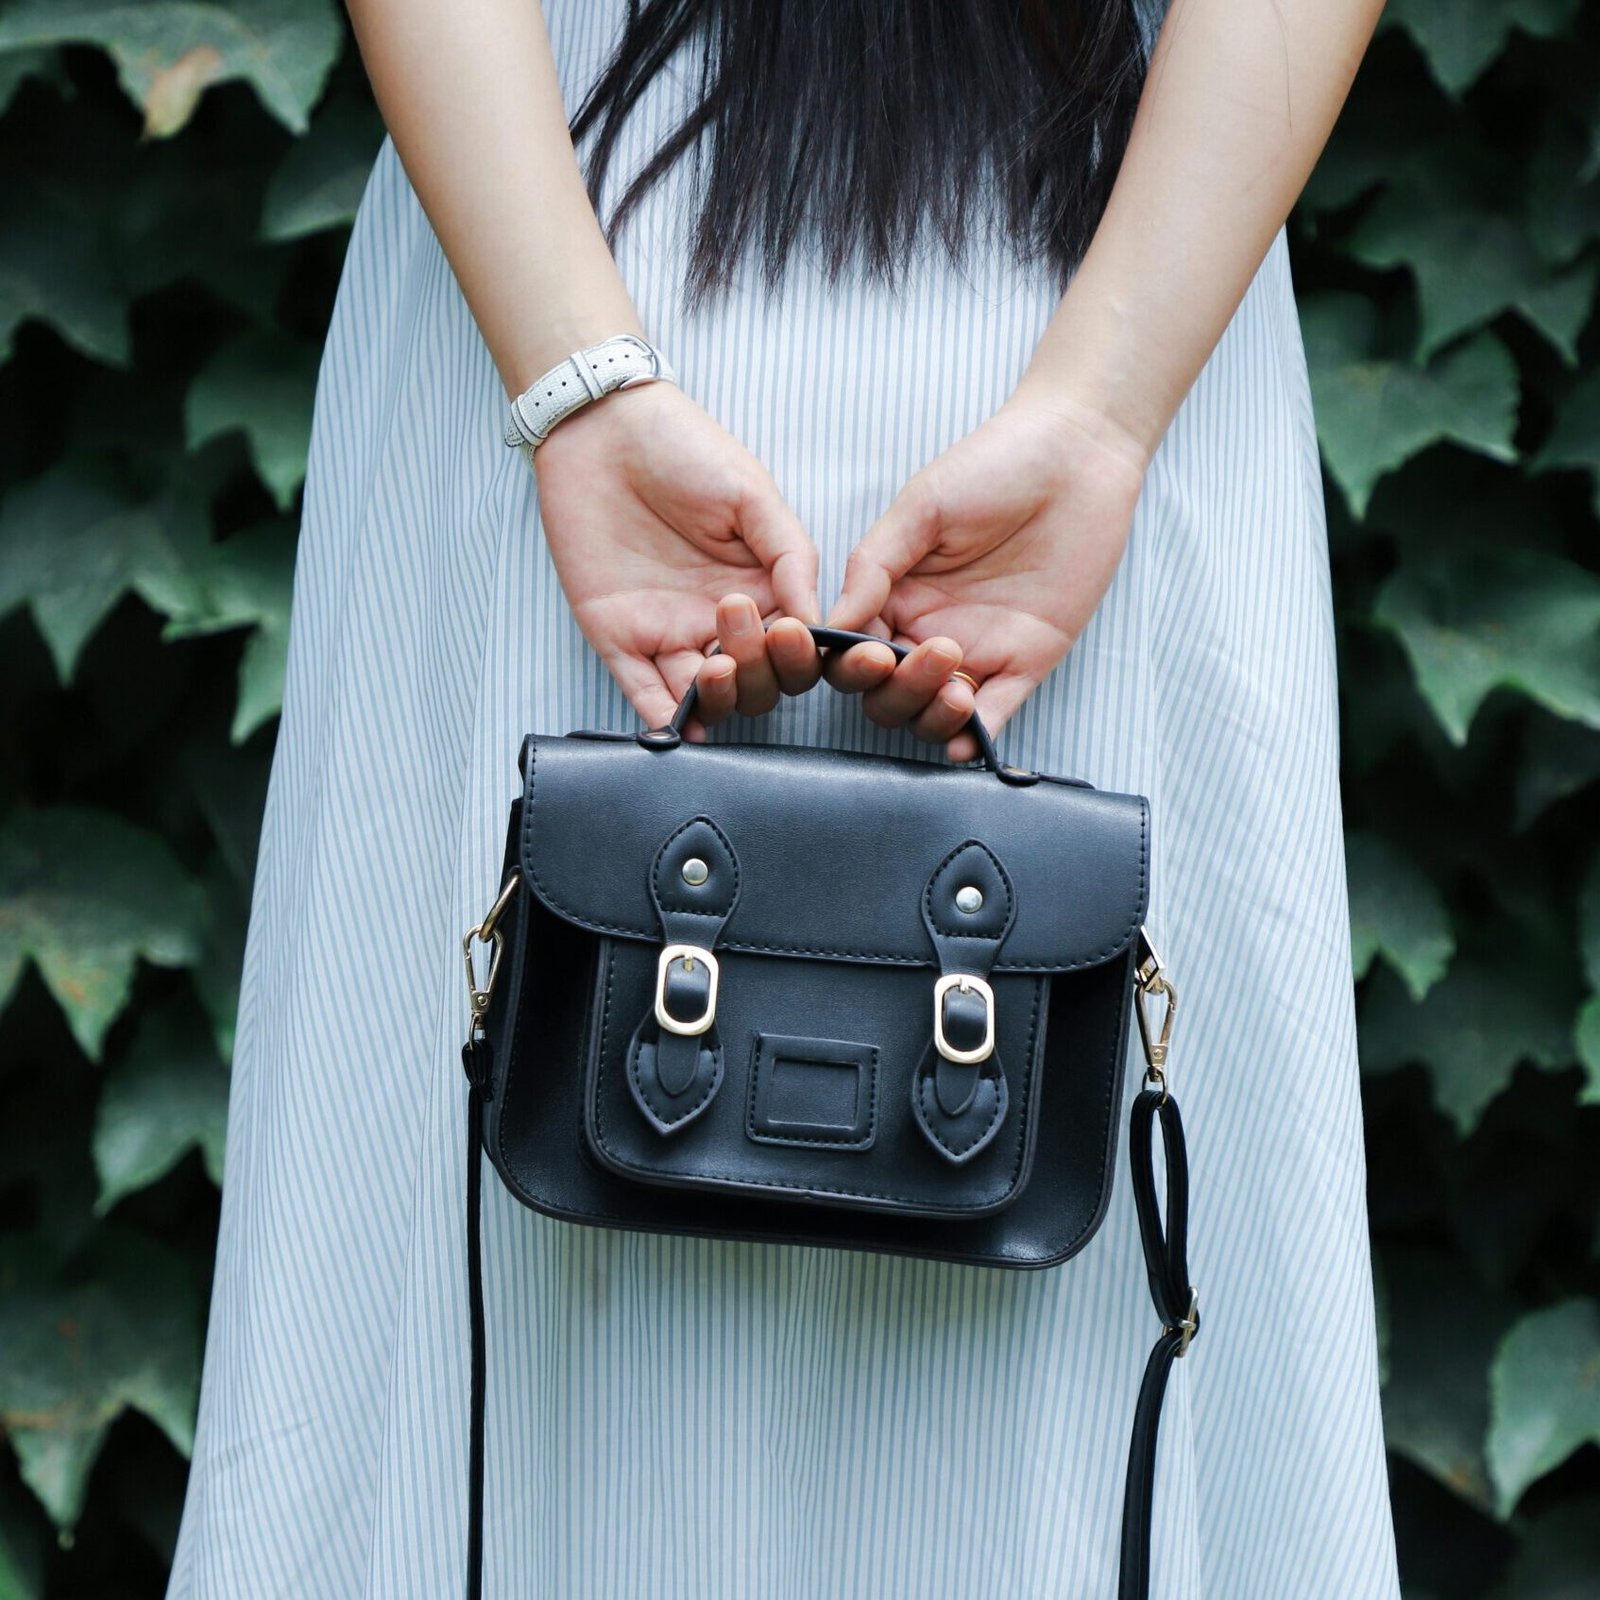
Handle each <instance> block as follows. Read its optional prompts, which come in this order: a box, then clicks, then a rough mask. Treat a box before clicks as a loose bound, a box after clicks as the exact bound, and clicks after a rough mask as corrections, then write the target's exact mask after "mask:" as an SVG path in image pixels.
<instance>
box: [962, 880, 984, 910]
mask: <svg viewBox="0 0 1600 1600" xmlns="http://www.w3.org/2000/svg"><path fill="white" fill-rule="evenodd" d="M982 904H983V890H981V889H979V888H978V887H977V886H976V885H975V884H970V883H969V884H966V885H964V886H963V887H962V888H960V889H957V890H956V910H957V911H968V912H971V911H976V910H977V909H978V908H979V906H981V905H982Z"/></svg>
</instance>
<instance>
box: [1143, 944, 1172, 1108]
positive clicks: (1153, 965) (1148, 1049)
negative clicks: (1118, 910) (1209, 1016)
mask: <svg viewBox="0 0 1600 1600" xmlns="http://www.w3.org/2000/svg"><path fill="white" fill-rule="evenodd" d="M1139 937H1140V938H1141V939H1142V940H1143V941H1144V947H1145V950H1146V951H1147V952H1148V954H1147V955H1146V956H1145V959H1144V960H1143V961H1141V962H1140V963H1139V965H1138V967H1137V968H1136V969H1135V971H1134V983H1135V985H1136V989H1135V993H1134V997H1133V998H1134V1013H1135V1015H1136V1016H1137V1017H1138V1019H1139V1041H1140V1043H1141V1044H1142V1045H1143V1046H1144V1059H1145V1073H1144V1077H1145V1082H1146V1083H1147V1084H1150V1085H1153V1086H1154V1087H1156V1088H1159V1089H1160V1090H1161V1098H1162V1100H1163V1101H1165V1100H1166V1098H1167V1050H1168V1047H1169V1046H1170V1045H1171V1043H1172V1021H1173V1018H1174V1017H1176V1016H1177V1014H1178V991H1177V988H1176V987H1175V986H1174V985H1173V982H1172V980H1171V979H1170V978H1169V977H1168V976H1167V969H1166V968H1165V967H1164V966H1162V964H1161V957H1160V956H1159V955H1157V954H1156V947H1155V945H1154V944H1152V943H1151V941H1150V935H1149V933H1148V931H1147V930H1146V929H1144V928H1140V930H1139ZM1158 998H1164V999H1165V1000H1166V1006H1165V1007H1164V1009H1163V1012H1162V1016H1161V1027H1160V1031H1159V1032H1158V1031H1156V1029H1155V1027H1154V1025H1153V1023H1152V1021H1151V1017H1150V1011H1149V1004H1150V1002H1151V1001H1152V1000H1155V999H1158Z"/></svg>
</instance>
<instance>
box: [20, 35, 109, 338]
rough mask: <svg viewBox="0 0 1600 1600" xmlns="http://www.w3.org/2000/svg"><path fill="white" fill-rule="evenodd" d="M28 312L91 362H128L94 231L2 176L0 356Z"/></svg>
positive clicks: (56, 201) (73, 213)
mask: <svg viewBox="0 0 1600 1600" xmlns="http://www.w3.org/2000/svg"><path fill="white" fill-rule="evenodd" d="M3 59H4V58H3V57H0V60H3ZM30 317H36V318H38V319H39V320H40V321H41V322H47V323H49V325H50V326H51V327H52V328H54V329H55V330H56V332H57V333H59V334H60V335H61V337H62V338H63V339H65V340H66V341H67V343H68V344H70V345H71V346H72V347H73V348H74V349H75V350H78V351H81V352H82V354H84V355H86V356H88V357H89V358H90V360H92V361H104V362H107V363H109V364H111V365H112V366H119V367H120V366H126V365H127V364H128V359H129V346H128V322H127V306H126V303H125V297H124V295H123V293H122V291H121V288H120V286H119V285H118V283H117V281H116V278H115V277H114V275H113V273H112V271H111V268H110V266H109V265H108V262H107V249H106V240H105V239H104V237H103V236H102V234H101V232H100V230H99V229H98V228H97V227H96V226H95V225H94V224H93V223H91V222H90V221H89V220H88V219H87V218H86V217H85V216H84V215H83V213H82V212H81V211H80V210H79V209H77V208H76V207H74V206H72V205H69V204H67V203H66V202H64V201H63V200H62V199H60V198H59V197H58V196H56V195H53V194H51V193H49V192H48V191H46V190H45V189H43V188H41V187H39V186H38V185H37V184H35V183H32V182H30V181H29V180H27V179H25V178H18V177H15V176H8V177H7V178H6V180H5V181H4V182H0V361H6V360H9V359H10V356H11V346H12V335H13V333H14V332H15V331H16V329H17V327H18V326H19V325H20V324H21V323H23V322H25V321H27V320H28V319H29V318H30Z"/></svg>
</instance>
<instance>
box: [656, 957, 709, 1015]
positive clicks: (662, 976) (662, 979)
mask: <svg viewBox="0 0 1600 1600" xmlns="http://www.w3.org/2000/svg"><path fill="white" fill-rule="evenodd" d="M675 961H681V962H683V964H684V970H685V971H688V972H692V971H694V964H695V962H697V961H703V962H705V964H706V973H707V976H708V984H709V986H708V988H707V989H706V1003H705V1007H704V1009H703V1010H702V1011H701V1013H700V1015H699V1016H698V1017H692V1018H690V1020H689V1021H688V1022H680V1021H679V1020H678V1018H677V1017H675V1016H673V1014H672V1013H671V1012H670V1011H668V1010H667V972H668V969H669V968H670V967H671V966H672V964H673V962H675ZM717 977H718V971H717V958H716V957H715V956H714V955H712V953H711V952H710V951H709V950H708V949H706V947H705V946H704V945H701V944H669V945H667V946H665V947H664V948H663V949H662V951H661V954H660V956H659V957H658V958H657V960H656V1021H657V1022H659V1023H660V1024H661V1026H662V1027H663V1028H665V1029H666V1030H667V1032H668V1033H683V1034H696V1033H704V1032H705V1031H706V1030H707V1029H708V1028H709V1027H710V1026H711V1024H712V1023H713V1022H715V1021H716V1020H717Z"/></svg>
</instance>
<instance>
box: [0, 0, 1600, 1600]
mask: <svg viewBox="0 0 1600 1600" xmlns="http://www.w3.org/2000/svg"><path fill="white" fill-rule="evenodd" d="M381 137H382V126H381V123H380V122H379V120H378V117H377V115H376V112H375V110H374V108H373V105H372V102H371V96H370V93H369V92H368V89H367V86H366V82H365V78H364V75H363V73H362V71H361V67H360V62H359V59H358V58H357V56H356V52H355V49H354V45H353V43H352V42H351V40H350V38H349V36H348V31H347V28H346V26H345V23H344V20H343V17H342V14H341V13H340V11H339V9H338V8H337V6H336V5H335V4H334V0H230V3H229V4H226V5H223V4H217V3H213V0H143V3H140V4H135V5H130V4H127V3H122V0H74V3H72V4H63V3H60V0H0V416H3V417H4V419H5V426H4V427H3V428H0V663H3V665H0V1434H3V1436H4V1440H3V1444H0V1600H41V1597H44V1596H49V1597H52V1600H67V1597H71V1600H86V1597H97V1596H111V1595H117V1596H135V1597H156V1596H159V1595H160V1594H161V1592H162V1589H163V1585H164V1580H165V1573H166V1567H167V1561H168V1558H169V1556H170V1552H171V1547H172V1541H173V1537H174V1534H175V1530H176V1526H177V1518H178V1511H179V1506H180V1503H181V1496H182V1492H183V1483H184V1472H185V1459H186V1452H187V1451H188V1449H189V1446H190V1443H191V1439H192V1430H193V1419H194V1412H195V1401H196V1392H197V1381H198V1373H199V1356H200V1341H201V1338H202V1333H203V1329H204V1315H205V1296H206V1293H207V1290H208V1286H209V1283H210V1278H211V1265H212V1250H213V1242H214V1236H215V1231H216V1224H217V1214H218V1213H217V1185H218V1183H219V1181H220V1179H221V1176H222V1173H221V1162H222V1153H223V1128H224V1120H225V1114H226V1109H227V1090H228V1065H227V1063H228V1059H229V1053H230V1047H231V1042H232V1040H231V1030H232V1019H233V1014H234V1008H235V1002H236V994H237V979H238V968H239V961H240V954H241V949H242V941H243V934H244V927H245V918H246V914H247V911H248V906H249V890H250V884H251V876H252V872H253V870H254V850H255V843H256V833H257V829H258V825H259V818H260V810H261V803H262V798H263V794H264V786H265V780H266V774H267V770H268V764H269V761H270V758H271V751H272V740H273V733H274V727H275V718H276V712H277V708H278V695H279V688H280V682H281V676H282V666H283V655H284V645H285V637H286V626H287V620H288V616H287V612H288V600H289V593H290V579H291V574H292V564H293V559H294V537H295V529H296V523H297V508H298V496H299V492H300V480H301V475H302V471H303V467H304V460H305V450H306V441H307V435H308V430H309V422H310V410H311V399H312V394H313V386H314V382H315V376H316V366H317V359H318V354H319V351H320V346H321V339H322V335H323V331H324V329H325V328H326V325H327V319H328V315H329V311H330V308H331V304H332V297H333V292H334V289H335V287H336V284H337V281H338V272H339V266H340V261H341V257H342V252H343V249H344V246H345V243H346V240H347V237H348V229H349V223H350V219H351V217H352V215H353V212H354V208H355V204H356V201H357V200H358V198H359V196H360V192H361V186H362V183H363V181H364V180H365V177H366V174H367V171H368V169H369V167H370V164H371V160H372V157H373V154H374V153H375V151H376V149H377V145H378V142H379V140H380V139H381ZM1292 229H1293V234H1292V238H1293V247H1294V263H1295V273H1296V281H1297V284H1298V288H1299V292H1300V297H1301V306H1302V314H1303V322H1304V328H1305V334H1306V341H1307V347H1308V352H1309V355H1310V360H1311V367H1312V375H1313V384H1314V389H1315V399H1316V404H1317V413H1318V421H1319V425H1320V430H1321V436H1322V444H1323V451H1324V459H1325V465H1326V474H1327V484H1328V497H1329V517H1330V528H1331V551H1332V559H1333V563H1334V578H1335V602H1336V606H1337V610H1338V620H1339V639H1340V672H1341V685H1342V697H1343V707H1344V722H1343V759H1344V782H1345V799H1346V814H1347V828H1348V841H1349V870H1350V892H1351V914H1352V919H1353V928H1354V934H1355V950H1356V970H1355V973H1354V974H1353V977H1354V979H1355V980H1356V981H1357V983H1358V1003H1359V1016H1360V1023H1361V1050H1362V1065H1363V1075H1364V1076H1363V1091H1364V1097H1365V1103H1366V1110H1367V1144H1368V1168H1369V1179H1370V1185H1369V1198H1370V1205H1371V1215H1372V1226H1373V1234H1374V1242H1375V1247H1376V1265H1377V1274H1378V1285H1377V1286H1378V1291H1379V1304H1380V1312H1381V1326H1380V1335H1381V1339H1382V1345H1383V1352H1384V1374H1385V1387H1384V1411H1385V1425H1386V1429H1387V1434H1388V1440H1389V1446H1390V1460H1391V1478H1392V1483H1393V1489H1394V1504H1395V1515H1396V1522H1397V1528H1398V1534H1399V1539H1400V1550H1401V1565H1402V1573H1403V1575H1404V1579H1405V1587H1406V1595H1407V1600H1467V1597H1483V1600H1579V1597H1580V1596H1594V1595H1597V1594H1600V1453H1597V1450H1596V1445H1597V1444H1600V1225H1597V1224H1600V993H1597V991H1600V321H1597V319H1596V317H1595V315H1594V311H1595V304H1596V292H1597V280H1600V0H1450V3H1446V0H1391V4H1390V6H1389V9H1388V12H1387V14H1386V16H1385V19H1384V22H1383V24H1382V27H1381V31H1380V36H1379V39H1378V41H1377V43H1376V44H1375V46H1374V49H1373V51H1372V54H1371V55H1370V57H1369V59H1368V62H1367V65H1366V66H1365V68H1364V69H1363V72H1362V75H1361V78H1360V80H1359V82H1358V84H1357V88H1356V91H1355V94H1354V96H1353V98H1352V101H1351V104H1350V106H1349V109H1348V111H1347V113H1346V115H1345V117H1344V119H1343V121H1342V123H1341V125H1340V127H1339V130H1338V132H1337V133H1336V135H1335V138H1334V141H1333V143H1332V145H1331V146H1330V149H1329V151H1328V154H1327V155H1326V157H1325V159H1324V160H1323V162H1322V164H1321V166H1320V167H1319V169H1318V171H1317V173H1316V175H1315V177H1314V179H1313V181H1312V183H1311V185H1310V187H1309V189H1308V191H1307V193H1306V196H1305V198H1304V201H1303V203H1302V205H1301V207H1300V209H1299V211H1298V212H1297V214H1296V217H1295V219H1294V221H1293V224H1292ZM1284 957H1285V961H1286V962H1288V963H1290V964H1291V965H1292V962H1293V952H1292V951H1286V952H1284ZM1284 1093H1285V1094H1286V1095H1314V1094H1316V1093H1317V1085H1316V1084H1315V1083H1311V1082H1306V1081H1304V1080H1303V1079H1302V1078H1301V1077H1300V1076H1299V1075H1298V1074H1297V1073H1296V1071H1295V1063H1294V1062H1293V1061H1287V1062H1285V1063H1284ZM1285 1337H1292V1338H1303V1339H1308V1340H1313V1341H1314V1340H1315V1338H1316V1329H1315V1328H1304V1329H1286V1330H1285Z"/></svg>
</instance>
